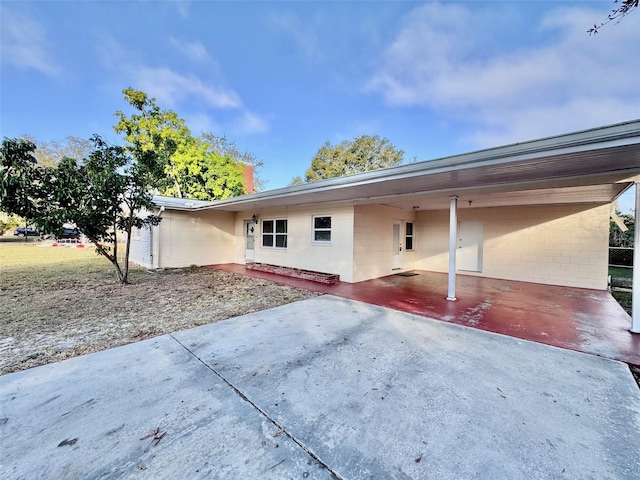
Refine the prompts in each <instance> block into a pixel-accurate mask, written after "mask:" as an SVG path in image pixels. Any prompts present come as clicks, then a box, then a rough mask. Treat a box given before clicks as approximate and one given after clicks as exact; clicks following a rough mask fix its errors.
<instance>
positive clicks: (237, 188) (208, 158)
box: [114, 88, 246, 200]
mask: <svg viewBox="0 0 640 480" xmlns="http://www.w3.org/2000/svg"><path fill="white" fill-rule="evenodd" d="M123 93H124V96H125V99H126V100H127V101H128V102H129V103H130V104H131V105H132V106H133V107H134V109H135V110H136V113H133V114H132V115H131V116H129V117H127V116H126V115H125V114H124V113H123V112H121V111H118V112H116V116H117V117H118V118H119V121H118V123H117V124H116V126H115V127H114V128H115V131H116V132H117V133H123V134H124V136H125V140H126V141H127V142H128V143H129V149H130V150H131V152H132V153H133V155H134V156H135V157H136V158H138V159H144V158H145V157H146V156H147V155H149V154H153V155H154V156H155V158H157V159H158V162H157V163H152V164H153V167H154V168H160V170H161V172H157V171H156V172H151V171H150V173H152V174H154V175H160V173H162V175H164V177H165V181H164V182H161V183H160V185H159V188H160V192H161V193H162V194H164V195H170V196H174V197H178V198H192V199H197V200H215V199H222V198H227V197H232V196H236V195H241V194H243V193H246V190H245V188H244V184H243V175H242V172H243V170H244V167H243V166H242V165H241V164H238V162H237V161H236V160H235V159H234V158H232V157H231V156H229V155H227V154H221V153H220V152H218V151H216V149H215V147H214V146H213V145H211V144H210V143H208V142H206V141H204V140H203V139H201V138H197V137H194V136H193V135H192V134H191V131H190V130H189V128H188V127H187V125H186V124H185V121H184V120H183V119H181V118H180V117H178V115H177V114H176V113H175V112H173V111H171V110H161V109H160V107H158V105H156V103H155V99H153V98H150V97H148V96H147V94H146V93H144V92H141V91H138V90H133V89H131V88H128V89H126V90H124V91H123Z"/></svg>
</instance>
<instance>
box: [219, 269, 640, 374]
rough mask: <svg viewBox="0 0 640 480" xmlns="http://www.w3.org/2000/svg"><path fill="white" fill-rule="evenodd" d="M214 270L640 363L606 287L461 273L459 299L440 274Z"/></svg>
mask: <svg viewBox="0 0 640 480" xmlns="http://www.w3.org/2000/svg"><path fill="white" fill-rule="evenodd" d="M212 268H216V269H218V270H224V271H227V272H235V273H240V274H243V275H247V276H250V277H254V278H262V279H266V280H271V281H274V282H277V283H280V284H284V285H289V286H292V287H298V288H303V289H306V290H310V291H313V292H319V293H328V294H331V295H336V296H338V297H343V298H350V299H352V300H359V301H362V302H367V303H371V304H373V305H379V306H383V307H388V308H393V309H395V310H400V311H403V312H407V313H412V314H415V315H420V316H423V317H428V318H433V319H436V320H441V321H445V322H451V323H457V324H459V325H465V326H467V327H473V328H478V329H480V330H486V331H489V332H495V333H501V334H503V335H509V336H511V337H516V338H521V339H524V340H531V341H534V342H538V343H544V344H547V345H553V346H556V347H561V348H566V349H569V350H575V351H578V352H584V353H589V354H592V355H598V356H601V357H605V358H611V359H614V360H620V361H622V362H625V363H628V364H630V365H636V366H640V334H632V333H631V332H629V328H630V326H631V319H630V318H629V315H628V314H627V313H626V312H625V311H624V310H623V309H622V307H621V306H620V305H619V304H618V303H617V302H616V300H615V299H614V298H613V297H612V296H611V295H610V294H609V292H606V291H600V290H589V289H582V288H571V287H558V286H550V285H540V284H537V283H527V282H516V281H510V280H497V279H491V278H481V277H473V276H465V275H458V277H457V282H456V296H457V298H458V300H457V301H455V302H449V301H447V300H446V299H445V297H446V292H447V275H446V274H444V273H434V272H425V271H416V272H413V273H416V274H417V275H414V276H409V277H404V276H398V275H391V276H388V277H383V278H378V279H374V280H368V281H365V282H359V283H340V284H337V285H324V284H321V283H316V282H311V281H308V280H300V279H296V278H291V277H285V276H282V275H276V274H272V273H265V272H259V271H255V270H248V269H246V268H245V267H244V265H237V264H225V265H214V266H212Z"/></svg>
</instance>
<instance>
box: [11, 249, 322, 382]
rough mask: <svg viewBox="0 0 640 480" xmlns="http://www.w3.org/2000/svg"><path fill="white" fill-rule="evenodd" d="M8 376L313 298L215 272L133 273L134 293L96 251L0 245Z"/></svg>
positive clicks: (306, 294)
mask: <svg viewBox="0 0 640 480" xmlns="http://www.w3.org/2000/svg"><path fill="white" fill-rule="evenodd" d="M0 271H1V274H0V374H5V373H10V372H14V371H18V370H23V369H26V368H31V367H34V366H37V365H43V364H46V363H51V362H56V361H60V360H64V359H66V358H69V357H72V356H76V355H82V354H86V353H92V352H96V351H99V350H104V349H107V348H112V347H115V346H118V345H123V344H126V343H131V342H135V341H138V340H142V339H145V338H149V337H153V336H156V335H161V334H164V333H169V332H172V331H176V330H181V329H184V328H189V327H194V326H198V325H203V324H206V323H211V322H215V321H218V320H222V319H225V318H229V317H233V316H237V315H242V314H245V313H250V312H255V311H259V310H263V309H266V308H271V307H275V306H278V305H282V304H285V303H289V302H293V301H297V300H302V299H305V298H309V297H311V296H313V295H314V294H312V293H310V292H307V291H305V290H300V289H296V288H292V287H287V286H283V285H278V284H275V283H273V282H268V281H265V280H258V279H253V278H248V277H245V276H242V275H236V274H232V273H227V272H220V271H216V270H212V269H206V268H204V269H180V270H168V271H164V272H159V273H156V272H154V273H152V272H148V271H146V270H144V269H140V268H136V267H133V268H132V270H131V272H130V280H131V284H130V285H125V286H122V285H120V284H119V283H118V281H117V276H116V274H115V270H114V268H113V266H112V265H111V264H110V263H109V262H108V261H107V260H106V259H104V258H103V257H100V256H98V255H96V253H95V251H94V249H93V248H92V247H87V248H77V247H75V246H74V247H50V246H39V245H37V244H33V243H29V244H0Z"/></svg>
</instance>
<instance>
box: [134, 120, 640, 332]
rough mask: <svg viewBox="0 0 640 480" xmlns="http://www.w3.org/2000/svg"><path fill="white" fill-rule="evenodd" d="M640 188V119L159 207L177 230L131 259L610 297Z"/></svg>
mask: <svg viewBox="0 0 640 480" xmlns="http://www.w3.org/2000/svg"><path fill="white" fill-rule="evenodd" d="M634 183H635V184H638V183H640V120H636V121H630V122H625V123H620V124H616V125H610V126H605V127H600V128H595V129H590V130H585V131H580V132H576V133H570V134H566V135H560V136H555V137H550V138H544V139H540V140H534V141H529V142H524V143H517V144H512V145H507V146H502V147H497V148H490V149H486V150H480V151H476V152H472V153H466V154H462V155H455V156H452V157H447V158H441V159H436V160H429V161H422V162H416V163H411V164H408V165H402V166H399V167H393V168H388V169H382V170H376V171H371V172H366V173H361V174H356V175H351V176H347V177H341V178H334V179H329V180H324V181H320V182H316V183H311V184H304V185H297V186H291V187H286V188H280V189H275V190H270V191H264V192H259V193H253V194H250V195H243V196H240V197H235V198H230V199H226V200H219V201H213V202H203V201H195V200H187V199H177V198H168V197H156V198H155V204H156V205H157V209H158V210H157V211H161V212H162V217H163V220H162V222H161V223H160V225H159V226H157V227H153V228H152V229H151V230H144V231H140V232H136V233H135V236H134V237H133V241H132V246H133V248H132V254H131V259H132V260H133V261H135V262H137V263H139V264H142V265H144V266H146V267H149V268H172V267H185V266H189V265H193V264H195V265H207V264H222V263H239V264H246V263H250V262H258V263H261V264H267V265H276V266H282V267H290V268H295V269H303V270H309V271H316V272H323V273H328V274H337V275H339V276H340V280H341V281H343V282H360V281H363V280H368V279H372V278H376V277H382V276H386V275H391V274H393V273H397V272H402V271H407V270H414V269H418V270H428V271H436V272H445V273H448V274H449V288H448V292H443V294H446V295H447V297H448V298H449V299H451V300H455V276H456V275H457V274H463V275H477V276H484V277H492V278H500V279H507V280H520V281H526V282H536V283H543V284H550V285H564V286H573V287H583V288H591V289H602V290H604V289H606V288H607V278H608V275H607V272H608V265H607V264H608V232H609V218H610V215H611V214H612V208H611V206H612V204H613V203H614V202H615V201H616V199H617V198H618V197H619V196H620V195H621V194H622V193H623V192H625V191H626V190H627V189H629V188H630V187H631V186H632V185H633V184H634ZM638 190H640V189H639V188H636V191H638ZM638 205H640V193H636V206H637V207H636V208H637V211H639V210H640V207H638ZM156 213H157V212H156ZM614 215H615V214H614ZM637 238H638V230H637V229H636V250H635V255H636V257H635V258H636V265H639V264H640V260H638V258H640V257H639V254H638V249H639V244H640V242H639V241H638V240H637ZM639 272H640V269H635V272H634V273H636V275H635V277H634V280H635V281H634V287H635V291H636V292H638V291H640V273H639ZM634 299H640V293H638V294H637V295H635V294H634ZM637 302H640V300H636V303H634V320H633V327H632V330H634V331H640V314H638V311H639V310H640V303H637ZM636 317H637V318H636Z"/></svg>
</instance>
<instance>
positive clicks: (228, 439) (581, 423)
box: [0, 296, 640, 479]
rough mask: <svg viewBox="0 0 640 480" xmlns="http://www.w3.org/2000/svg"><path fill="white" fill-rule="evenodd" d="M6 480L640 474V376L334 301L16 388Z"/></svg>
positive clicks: (61, 370)
mask: <svg viewBox="0 0 640 480" xmlns="http://www.w3.org/2000/svg"><path fill="white" fill-rule="evenodd" d="M0 407H1V410H0V448H1V455H0V458H1V460H0V461H1V463H2V464H1V465H0V476H1V478H8V479H22V478H24V479H34V478H56V479H66V478H70V479H71V478H73V479H76V478H78V479H80V478H82V479H94V478H150V479H160V478H166V479H174V478H187V479H192V478H194V479H195V478H220V479H271V478H273V479H289V478H293V479H304V478H317V479H335V478H341V479H369V478H371V479H373V478H375V479H410V478H413V479H421V478H437V479H447V478H451V479H454V478H455V479H460V478H487V479H496V478H528V479H532V478H554V479H555V478H567V479H578V478H620V479H622V478H628V479H631V478H634V479H636V478H638V472H640V455H638V452H640V390H639V389H638V387H637V386H636V384H635V382H634V381H633V379H632V377H631V374H630V372H629V370H628V368H627V366H626V365H624V364H622V363H619V362H615V361H612V360H607V359H603V358H599V357H595V356H590V355H586V354H582V353H576V352H573V351H568V350H562V349H559V348H555V347H549V346H546V345H541V344H536V343H531V342H527V341H524V340H517V339H514V338H510V337H505V336H501V335H496V334H492V333H487V332H483V331H479V330H474V329H470V328H466V327H462V326H458V325H453V324H448V323H443V322H438V321H433V320H429V319H425V318H422V317H416V316H413V315H409V314H405V313H401V312H397V311H394V310H389V309H385V308H381V307H375V306H371V305H368V304H365V303H360V302H355V301H351V300H345V299H340V298H336V297H332V296H323V297H317V298H313V299H310V300H305V301H302V302H297V303H294V304H290V305H286V306H282V307H278V308H275V309H272V310H268V311H263V312H258V313H254V314H251V315H246V316H243V317H238V318H235V319H230V320H227V321H224V322H220V323H216V324H212V325H206V326H203V327H199V328H195V329H191V330H186V331H182V332H178V333H175V334H172V335H165V336H162V337H158V338H155V339H151V340H147V341H144V342H139V343H136V344H132V345H127V346H124V347H120V348H115V349H112V350H108V351H105V352H100V353H96V354H93V355H88V356H84V357H78V358H74V359H71V360H68V361H65V362H62V363H58V364H54V365H47V366H44V367H38V368H34V369H32V370H28V371H25V372H19V373H15V374H10V375H5V376H3V377H0Z"/></svg>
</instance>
